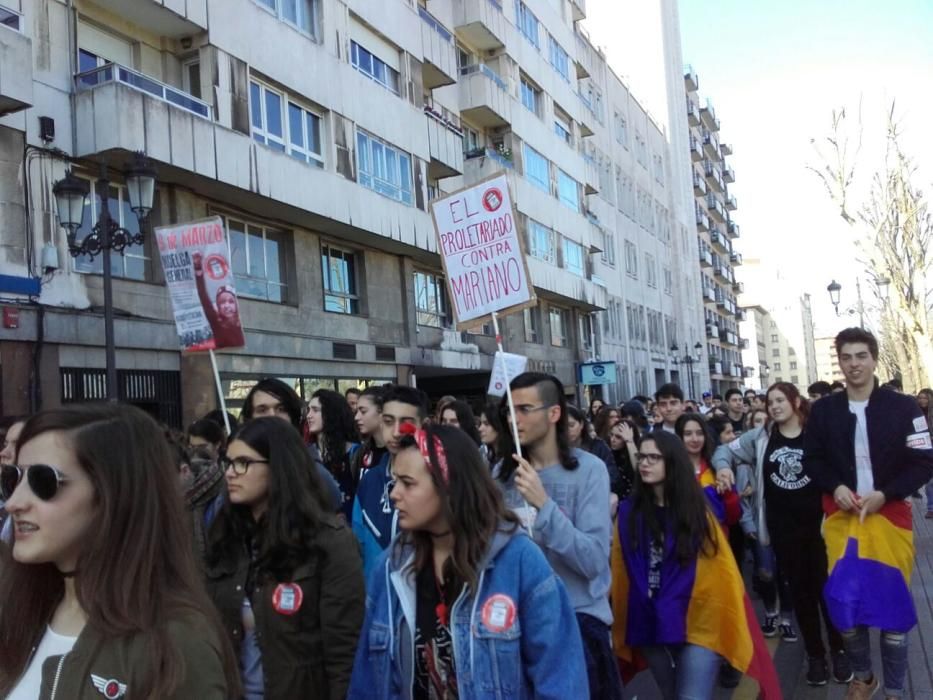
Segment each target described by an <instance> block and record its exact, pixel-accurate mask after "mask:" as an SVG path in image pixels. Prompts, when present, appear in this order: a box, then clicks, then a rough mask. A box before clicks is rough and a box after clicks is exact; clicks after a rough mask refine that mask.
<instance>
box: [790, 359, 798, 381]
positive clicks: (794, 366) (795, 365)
mask: <svg viewBox="0 0 933 700" xmlns="http://www.w3.org/2000/svg"><path fill="white" fill-rule="evenodd" d="M790 368H791V369H797V363H796V362H795V361H793V360H791V363H790ZM796 383H797V382H794V384H796Z"/></svg>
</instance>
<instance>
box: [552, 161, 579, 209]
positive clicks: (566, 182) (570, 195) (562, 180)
mask: <svg viewBox="0 0 933 700" xmlns="http://www.w3.org/2000/svg"><path fill="white" fill-rule="evenodd" d="M557 198H558V199H559V200H560V201H561V202H563V203H564V204H565V205H567V206H568V207H569V208H571V209H573V210H574V211H575V212H579V211H580V183H578V182H577V181H576V180H574V179H573V178H572V177H570V176H569V175H568V174H567V173H565V172H564V171H563V170H558V171H557Z"/></svg>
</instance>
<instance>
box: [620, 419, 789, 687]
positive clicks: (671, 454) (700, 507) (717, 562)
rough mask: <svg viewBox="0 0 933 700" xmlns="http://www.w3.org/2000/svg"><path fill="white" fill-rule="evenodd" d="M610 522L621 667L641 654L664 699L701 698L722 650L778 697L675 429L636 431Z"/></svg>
mask: <svg viewBox="0 0 933 700" xmlns="http://www.w3.org/2000/svg"><path fill="white" fill-rule="evenodd" d="M617 528H618V530H617V533H616V537H615V538H614V542H613V547H612V573H613V582H612V603H613V616H614V618H615V623H614V625H613V642H614V645H613V646H614V649H615V652H616V655H617V657H618V658H619V663H620V666H621V667H622V669H623V673H624V672H625V670H626V669H628V670H635V669H636V668H637V667H638V666H637V664H638V661H644V662H647V666H648V667H649V668H650V669H651V672H652V675H653V676H654V678H655V681H656V682H657V684H658V686H659V687H660V689H661V693H662V697H663V698H664V700H677V699H678V698H682V697H685V695H684V693H686V692H689V693H690V695H689V697H690V698H692V699H696V700H702V699H703V698H712V697H713V692H714V687H715V684H716V678H717V676H718V673H719V668H720V664H721V663H722V661H723V660H725V661H727V662H728V663H729V664H731V665H732V666H733V667H734V668H736V669H738V670H739V671H741V672H743V673H745V674H746V675H749V676H751V677H753V678H755V679H756V680H757V681H758V683H759V685H760V686H761V691H762V697H763V698H764V699H765V700H773V699H774V698H780V697H781V691H780V686H779V685H778V681H777V676H776V674H775V671H774V666H773V664H772V663H771V658H770V656H769V654H768V651H767V649H766V648H765V646H764V638H763V637H762V636H761V631H760V630H759V629H758V625H757V623H756V622H755V617H754V613H753V612H752V609H751V605H750V603H749V601H748V597H747V596H746V595H745V588H744V585H743V583H742V576H741V574H740V573H739V570H738V567H737V566H736V563H735V559H734V558H733V556H732V553H731V550H730V549H729V543H728V540H727V538H726V536H725V534H724V533H723V530H722V528H721V527H720V526H719V524H718V523H717V521H716V518H715V517H714V515H713V514H712V512H711V511H710V509H709V506H708V505H707V501H706V497H705V496H704V493H703V490H702V488H701V487H700V485H699V484H698V483H697V480H696V477H695V475H694V469H693V465H692V463H691V461H690V456H689V454H688V453H687V450H686V448H685V447H684V445H683V443H682V442H681V441H680V439H678V438H677V437H676V436H675V435H671V434H668V433H665V432H663V431H658V432H657V433H651V434H650V435H647V436H646V437H644V438H643V439H642V441H641V444H640V445H639V454H638V469H637V470H636V473H635V486H634V489H633V492H632V496H631V497H630V498H628V499H626V500H625V501H623V502H622V504H621V505H620V506H619V515H618V520H617ZM636 655H638V656H640V658H636ZM629 675H630V674H629Z"/></svg>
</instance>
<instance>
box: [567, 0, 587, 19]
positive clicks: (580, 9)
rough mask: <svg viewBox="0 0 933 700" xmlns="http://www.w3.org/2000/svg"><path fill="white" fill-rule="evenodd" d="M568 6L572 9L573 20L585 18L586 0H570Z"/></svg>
mask: <svg viewBox="0 0 933 700" xmlns="http://www.w3.org/2000/svg"><path fill="white" fill-rule="evenodd" d="M570 8H571V10H572V11H573V21H574V22H579V21H580V20H581V19H586V0H570Z"/></svg>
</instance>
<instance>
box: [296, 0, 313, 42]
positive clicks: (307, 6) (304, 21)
mask: <svg viewBox="0 0 933 700" xmlns="http://www.w3.org/2000/svg"><path fill="white" fill-rule="evenodd" d="M297 1H298V26H299V27H301V28H302V29H304V30H305V31H306V32H308V33H311V34H313V33H314V14H313V13H314V0H297Z"/></svg>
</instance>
